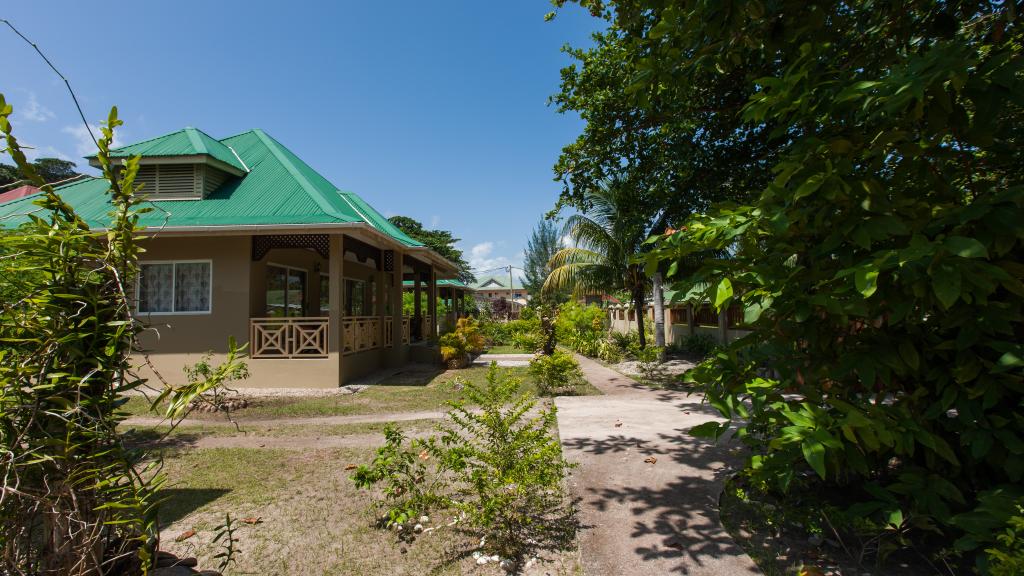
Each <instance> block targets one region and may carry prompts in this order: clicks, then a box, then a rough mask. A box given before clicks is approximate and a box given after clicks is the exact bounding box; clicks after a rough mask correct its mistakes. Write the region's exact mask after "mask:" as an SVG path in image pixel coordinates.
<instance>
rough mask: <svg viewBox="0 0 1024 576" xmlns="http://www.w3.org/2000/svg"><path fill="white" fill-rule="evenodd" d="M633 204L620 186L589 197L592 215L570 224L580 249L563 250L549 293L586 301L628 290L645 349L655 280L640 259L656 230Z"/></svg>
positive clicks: (550, 279)
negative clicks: (565, 293) (569, 293)
mask: <svg viewBox="0 0 1024 576" xmlns="http://www.w3.org/2000/svg"><path fill="white" fill-rule="evenodd" d="M632 198H633V195H632V193H631V191H630V190H629V189H628V188H627V187H626V186H625V185H624V184H623V183H622V182H618V181H613V182H610V183H608V184H607V185H604V186H601V187H599V188H594V189H593V190H591V191H590V192H588V193H587V194H586V195H585V196H584V198H583V201H584V202H585V204H586V205H587V206H588V208H587V210H586V211H585V212H583V213H579V214H573V215H572V216H570V217H569V218H568V220H566V222H565V229H564V231H565V234H567V235H569V236H570V237H571V238H572V240H573V242H574V244H575V245H574V246H569V247H566V248H562V249H561V250H559V251H558V252H557V253H556V254H555V255H554V257H552V259H551V263H550V265H551V268H552V270H551V274H549V275H548V279H547V281H545V282H544V291H545V292H558V291H561V290H570V291H572V293H573V294H574V295H575V296H586V295H590V294H604V293H608V292H613V291H615V290H625V291H626V292H628V293H629V296H630V299H631V300H632V302H633V306H634V307H636V310H637V314H636V322H637V329H638V331H639V333H640V334H639V336H640V346H641V347H643V346H646V344H647V342H646V335H645V334H644V311H645V310H646V308H647V306H646V304H647V293H648V288H649V286H650V279H649V278H648V277H647V275H646V274H644V269H643V266H642V265H640V264H638V263H637V260H636V258H637V256H638V255H639V254H640V252H641V249H642V248H643V244H644V241H646V240H647V237H648V235H649V232H650V230H649V229H648V225H647V219H646V218H645V217H644V215H643V214H642V213H641V212H639V211H638V210H637V209H636V207H635V205H633V203H632Z"/></svg>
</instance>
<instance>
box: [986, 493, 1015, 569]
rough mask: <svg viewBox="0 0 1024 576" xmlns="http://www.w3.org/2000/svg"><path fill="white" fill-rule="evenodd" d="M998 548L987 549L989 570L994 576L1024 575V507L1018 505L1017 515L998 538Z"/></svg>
mask: <svg viewBox="0 0 1024 576" xmlns="http://www.w3.org/2000/svg"><path fill="white" fill-rule="evenodd" d="M996 541H997V542H998V545H997V546H994V547H992V548H986V549H985V553H986V554H987V555H988V569H989V574H991V575H992V576H1014V575H1019V574H1024V506H1021V505H1017V513H1016V514H1015V515H1014V516H1012V517H1011V518H1010V520H1009V521H1008V522H1007V523H1006V527H1005V528H1004V529H1003V531H1002V532H1000V533H999V534H998V535H997V536H996Z"/></svg>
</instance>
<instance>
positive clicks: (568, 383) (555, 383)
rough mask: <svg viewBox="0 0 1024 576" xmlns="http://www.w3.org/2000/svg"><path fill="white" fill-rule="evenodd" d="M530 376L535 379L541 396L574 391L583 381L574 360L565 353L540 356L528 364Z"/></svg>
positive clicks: (578, 366) (557, 352)
mask: <svg viewBox="0 0 1024 576" xmlns="http://www.w3.org/2000/svg"><path fill="white" fill-rule="evenodd" d="M530 374H531V375H532V376H533V377H534V378H536V379H537V390H538V392H539V393H540V395H541V396H554V395H556V394H559V393H565V392H571V391H574V390H575V389H576V388H577V387H578V386H579V385H580V383H581V382H582V381H583V371H582V370H580V365H579V363H578V362H576V359H575V358H573V357H572V356H570V355H569V354H566V353H565V352H560V351H557V350H556V351H555V352H554V353H552V354H551V355H550V356H545V355H540V356H537V357H536V358H534V359H533V360H532V361H531V362H530Z"/></svg>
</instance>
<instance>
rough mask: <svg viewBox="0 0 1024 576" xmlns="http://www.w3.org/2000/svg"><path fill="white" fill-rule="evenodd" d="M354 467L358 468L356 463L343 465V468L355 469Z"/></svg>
mask: <svg viewBox="0 0 1024 576" xmlns="http://www.w3.org/2000/svg"><path fill="white" fill-rule="evenodd" d="M356 468H359V465H358V464H349V465H348V466H345V470H355V469H356Z"/></svg>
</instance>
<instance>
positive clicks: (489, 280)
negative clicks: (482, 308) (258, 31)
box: [472, 276, 530, 308]
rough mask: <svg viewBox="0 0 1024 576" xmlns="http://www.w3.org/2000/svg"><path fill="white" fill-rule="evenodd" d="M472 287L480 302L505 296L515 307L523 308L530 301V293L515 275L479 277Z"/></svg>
mask: <svg viewBox="0 0 1024 576" xmlns="http://www.w3.org/2000/svg"><path fill="white" fill-rule="evenodd" d="M472 288H473V292H474V293H475V296H476V299H477V301H478V302H480V303H488V302H493V301H495V300H500V299H502V298H504V299H505V300H507V301H509V302H511V303H512V304H513V307H514V308H516V307H518V308H522V307H523V306H526V304H527V303H529V301H530V295H529V294H527V292H526V288H524V287H523V281H522V280H521V279H519V278H516V277H514V276H513V277H512V278H511V279H510V278H509V277H508V276H504V277H503V276H488V277H485V278H481V279H479V280H478V281H477V283H476V284H473V286H472Z"/></svg>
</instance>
